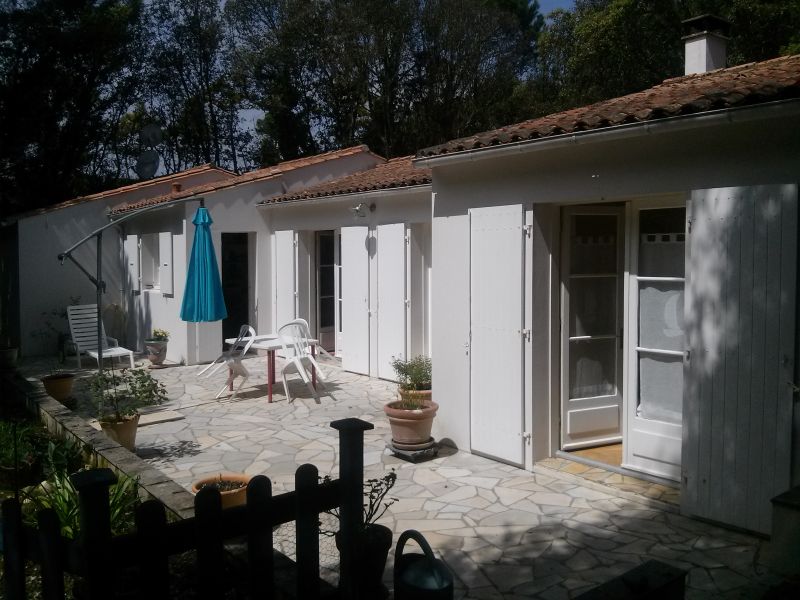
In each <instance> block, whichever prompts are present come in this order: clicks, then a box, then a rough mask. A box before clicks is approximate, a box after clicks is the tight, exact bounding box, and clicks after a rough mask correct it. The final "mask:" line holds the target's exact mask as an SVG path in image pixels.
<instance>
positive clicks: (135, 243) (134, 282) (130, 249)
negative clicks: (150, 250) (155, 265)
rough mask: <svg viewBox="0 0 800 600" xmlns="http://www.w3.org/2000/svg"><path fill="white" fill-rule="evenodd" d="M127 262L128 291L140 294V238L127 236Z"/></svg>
mask: <svg viewBox="0 0 800 600" xmlns="http://www.w3.org/2000/svg"><path fill="white" fill-rule="evenodd" d="M124 246H125V261H126V262H127V264H128V289H130V290H131V291H132V292H138V291H139V290H140V289H141V283H140V282H141V273H140V271H139V236H137V235H127V236H125V244H124Z"/></svg>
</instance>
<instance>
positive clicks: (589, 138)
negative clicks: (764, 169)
mask: <svg viewBox="0 0 800 600" xmlns="http://www.w3.org/2000/svg"><path fill="white" fill-rule="evenodd" d="M795 114H800V98H789V99H785V100H774V101H771V102H764V103H761V104H755V105H747V106H736V107H732V108H722V109H717V110H713V111H704V112H699V113H692V114H689V115H678V116H674V117H663V118H659V119H653V120H651V121H640V122H637V123H625V124H622V125H613V126H610V127H603V128H601V129H591V130H588V131H578V132H574V133H564V134H560V135H554V136H549V137H544V138H537V139H535V140H520V141H518V142H509V143H506V144H498V145H495V146H481V147H479V148H473V149H469V150H459V151H456V152H448V153H446V154H438V155H434V156H421V157H417V158H415V159H414V160H413V161H412V162H413V164H414V165H415V166H421V167H429V168H433V167H438V166H443V165H451V164H457V163H462V162H471V161H475V160H482V159H488V158H496V157H499V156H503V155H509V154H526V153H529V152H538V151H544V150H554V149H556V148H564V147H569V146H577V145H579V144H591V143H599V142H606V141H611V140H618V139H626V138H634V137H639V136H644V135H651V134H662V133H671V132H678V131H685V130H688V129H695V128H705V127H715V126H719V125H723V124H726V123H744V122H746V121H756V120H761V119H771V118H781V117H786V116H790V115H795Z"/></svg>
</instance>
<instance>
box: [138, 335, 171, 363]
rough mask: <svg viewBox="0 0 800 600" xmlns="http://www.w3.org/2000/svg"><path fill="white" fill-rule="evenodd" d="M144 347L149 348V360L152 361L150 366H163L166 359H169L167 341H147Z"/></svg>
mask: <svg viewBox="0 0 800 600" xmlns="http://www.w3.org/2000/svg"><path fill="white" fill-rule="evenodd" d="M144 345H145V347H146V348H147V358H148V360H150V364H151V365H154V366H161V365H163V364H164V359H166V358H167V340H145V341H144Z"/></svg>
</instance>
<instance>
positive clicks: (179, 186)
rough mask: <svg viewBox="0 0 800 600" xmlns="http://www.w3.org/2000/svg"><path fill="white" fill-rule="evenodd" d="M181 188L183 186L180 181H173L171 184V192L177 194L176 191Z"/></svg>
mask: <svg viewBox="0 0 800 600" xmlns="http://www.w3.org/2000/svg"><path fill="white" fill-rule="evenodd" d="M182 188H183V186H182V185H181V184H180V183H173V184H172V193H173V194H177V193H178V192H180V191H181V189H182Z"/></svg>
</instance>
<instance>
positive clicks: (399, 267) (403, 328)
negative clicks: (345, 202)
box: [376, 223, 409, 379]
mask: <svg viewBox="0 0 800 600" xmlns="http://www.w3.org/2000/svg"><path fill="white" fill-rule="evenodd" d="M376 235H377V241H378V243H377V257H378V269H377V273H378V323H377V326H378V377H380V378H381V379H395V377H396V374H395V372H394V369H393V368H392V358H394V357H397V358H409V357H408V356H407V352H406V345H407V337H408V327H407V323H408V309H409V306H408V302H407V298H408V294H407V291H406V290H407V288H408V285H407V283H408V282H407V279H408V269H407V265H408V257H407V254H408V244H407V243H406V235H407V232H406V225H405V223H391V224H388V225H378V227H377V228H376Z"/></svg>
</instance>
